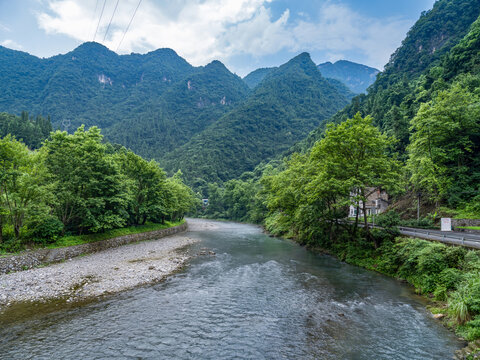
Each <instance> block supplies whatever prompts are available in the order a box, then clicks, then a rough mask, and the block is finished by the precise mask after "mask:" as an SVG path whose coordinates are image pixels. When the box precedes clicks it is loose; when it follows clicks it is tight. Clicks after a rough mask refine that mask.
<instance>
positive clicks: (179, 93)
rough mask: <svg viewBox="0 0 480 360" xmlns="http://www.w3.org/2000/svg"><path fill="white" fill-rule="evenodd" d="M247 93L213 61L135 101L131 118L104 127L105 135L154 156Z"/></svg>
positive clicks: (179, 140)
mask: <svg viewBox="0 0 480 360" xmlns="http://www.w3.org/2000/svg"><path fill="white" fill-rule="evenodd" d="M248 93H249V89H248V87H247V86H246V85H245V83H244V82H243V81H242V80H241V79H240V78H239V77H238V76H236V75H234V74H232V73H231V72H230V71H229V70H228V69H227V68H226V67H225V66H224V65H223V64H222V63H221V62H219V61H213V62H212V63H210V64H208V65H207V66H205V67H200V68H198V69H196V70H195V72H194V73H192V74H191V75H189V76H187V77H186V78H184V79H182V80H181V81H179V82H177V83H175V84H173V85H171V86H170V88H169V89H168V90H166V91H165V92H164V93H163V94H162V95H161V96H160V97H158V98H150V99H148V100H147V101H145V102H139V103H138V104H137V105H136V107H135V108H134V109H135V111H134V115H132V117H130V118H128V119H125V120H123V121H121V122H117V123H116V124H114V125H113V126H112V127H111V128H107V129H106V132H105V134H106V136H107V138H108V139H110V140H111V141H114V142H118V143H120V144H123V145H125V146H127V147H129V148H132V149H133V150H134V151H136V152H138V153H140V154H142V155H143V156H148V157H151V158H157V159H158V158H161V157H163V156H164V154H165V153H166V152H169V151H172V150H174V149H175V148H177V147H178V146H180V145H182V144H184V143H185V142H187V141H188V140H189V139H190V138H191V137H192V136H193V135H195V134H196V133H199V132H201V131H202V130H204V129H205V128H206V127H207V126H208V125H209V124H211V123H212V122H213V121H216V120H218V119H219V118H220V117H221V116H222V115H223V114H225V113H226V112H227V111H229V110H231V109H232V108H233V107H234V106H235V105H236V104H237V103H238V102H241V101H242V100H243V99H244V98H245V97H246V96H247V95H248ZM126 129H128V131H126Z"/></svg>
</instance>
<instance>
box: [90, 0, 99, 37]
mask: <svg viewBox="0 0 480 360" xmlns="http://www.w3.org/2000/svg"><path fill="white" fill-rule="evenodd" d="M98 1H99V0H97V1H96V2H95V10H94V11H93V16H92V23H91V25H90V29H93V27H94V26H95V15H97V8H98ZM90 31H91V30H90Z"/></svg>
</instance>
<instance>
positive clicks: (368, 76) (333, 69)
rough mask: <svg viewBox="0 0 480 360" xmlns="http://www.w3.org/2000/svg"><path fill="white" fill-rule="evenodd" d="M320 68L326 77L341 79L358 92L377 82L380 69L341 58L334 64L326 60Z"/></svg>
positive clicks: (362, 91)
mask: <svg viewBox="0 0 480 360" xmlns="http://www.w3.org/2000/svg"><path fill="white" fill-rule="evenodd" d="M318 69H319V70H320V72H321V73H322V75H323V76H324V77H326V78H332V79H335V80H339V81H341V82H342V83H344V84H345V85H347V87H348V88H349V89H350V90H351V91H353V92H354V93H356V94H361V93H364V92H365V91H366V90H367V88H368V87H369V86H370V85H372V84H373V83H374V82H375V78H376V76H377V74H378V73H379V72H380V71H379V70H377V69H375V68H372V67H369V66H366V65H362V64H357V63H354V62H351V61H347V60H339V61H337V62H335V63H334V64H332V63H331V62H326V63H323V64H320V65H318Z"/></svg>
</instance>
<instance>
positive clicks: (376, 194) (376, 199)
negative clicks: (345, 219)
mask: <svg viewBox="0 0 480 360" xmlns="http://www.w3.org/2000/svg"><path fill="white" fill-rule="evenodd" d="M366 192H367V194H369V195H368V196H367V202H366V204H365V210H366V212H367V216H369V215H377V214H381V213H383V212H385V211H386V210H387V207H388V194H387V192H386V191H385V190H381V189H378V188H377V189H376V188H366ZM353 196H355V193H352V194H351V197H353ZM358 206H359V214H358V216H363V201H359V203H358ZM356 213H357V206H356V204H354V205H350V211H349V215H348V216H349V217H355V216H356Z"/></svg>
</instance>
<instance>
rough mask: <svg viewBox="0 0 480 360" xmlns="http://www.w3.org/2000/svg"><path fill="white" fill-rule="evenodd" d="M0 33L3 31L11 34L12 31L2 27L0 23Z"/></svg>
mask: <svg viewBox="0 0 480 360" xmlns="http://www.w3.org/2000/svg"><path fill="white" fill-rule="evenodd" d="M0 31H3V32H12V30H11V29H10V28H9V27H8V26H7V25H4V24H2V23H0Z"/></svg>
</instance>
